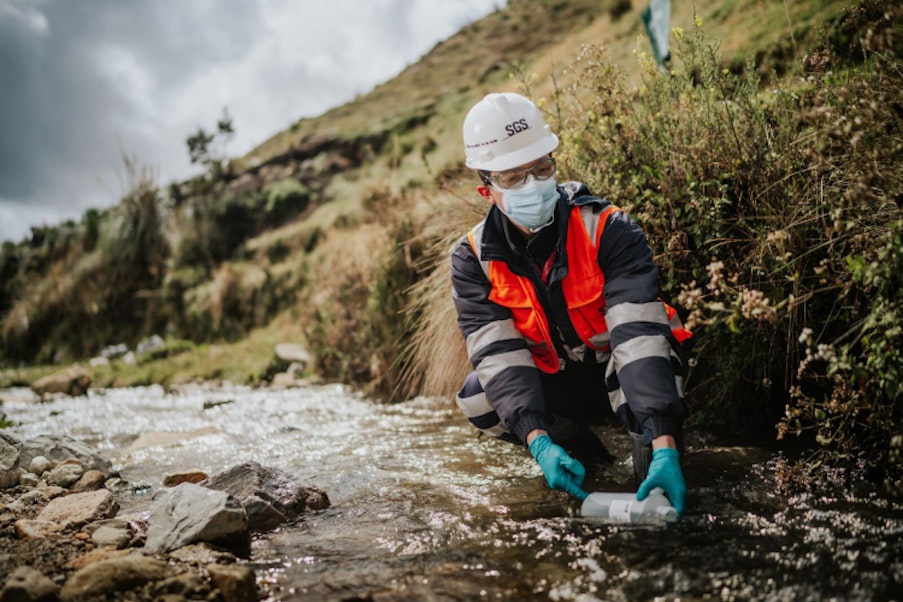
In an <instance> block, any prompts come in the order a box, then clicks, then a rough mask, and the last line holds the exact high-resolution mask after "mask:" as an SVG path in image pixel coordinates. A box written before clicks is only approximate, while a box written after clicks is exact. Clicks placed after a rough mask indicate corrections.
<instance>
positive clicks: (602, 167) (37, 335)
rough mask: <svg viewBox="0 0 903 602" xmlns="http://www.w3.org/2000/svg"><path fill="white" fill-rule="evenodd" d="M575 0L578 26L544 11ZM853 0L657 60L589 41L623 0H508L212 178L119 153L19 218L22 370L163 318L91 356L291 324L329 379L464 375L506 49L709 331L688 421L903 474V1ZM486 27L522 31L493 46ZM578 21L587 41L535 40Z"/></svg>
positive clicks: (571, 169) (148, 378)
mask: <svg viewBox="0 0 903 602" xmlns="http://www.w3.org/2000/svg"><path fill="white" fill-rule="evenodd" d="M560 4H565V5H567V7H568V11H569V12H568V15H569V16H570V17H571V18H572V19H574V20H577V19H580V20H583V21H584V22H585V24H586V27H585V28H584V29H581V28H580V27H578V26H577V25H576V24H574V23H573V22H566V21H555V19H553V18H551V17H552V15H553V14H555V6H557V5H560ZM740 4H741V5H742V6H740V5H736V3H734V8H735V9H736V11H734V12H732V11H729V10H727V9H725V8H724V7H721V8H719V6H716V5H714V4H713V5H711V6H708V7H707V8H706V10H707V11H708V12H705V13H700V14H704V15H706V16H705V18H706V19H708V18H711V19H712V21H713V23H721V26H722V30H721V31H725V29H724V28H725V27H729V26H730V23H731V22H732V21H735V20H736V19H737V15H738V14H741V15H742V14H744V12H743V11H744V10H745V9H750V7H749V6H748V5H747V4H748V3H747V4H744V3H740ZM840 4H841V3H839V2H832V3H828V6H825V7H822V6H821V5H822V3H819V2H809V3H806V2H802V3H798V4H795V5H794V10H796V11H801V12H800V13H797V14H801V13H802V12H807V11H808V12H809V13H816V12H817V9H819V8H821V9H822V10H823V13H824V15H828V16H831V19H827V18H826V23H825V25H824V27H823V28H821V29H819V28H816V27H814V26H811V24H809V22H808V21H807V22H806V26H805V27H802V28H799V29H791V35H790V36H789V37H783V38H781V37H780V36H779V35H778V34H775V33H773V32H772V31H771V30H773V29H775V28H776V27H778V25H774V24H770V25H769V24H768V21H767V19H763V21H764V23H757V24H756V25H755V26H750V27H747V28H746V29H744V31H745V32H747V33H748V31H747V30H749V31H760V30H761V32H762V33H761V34H760V35H761V36H763V37H765V36H777V37H776V38H774V37H773V38H770V39H769V40H770V41H769V42H768V43H767V45H766V46H764V47H759V52H758V53H757V54H756V56H755V57H752V58H751V59H750V60H748V61H743V60H740V59H739V58H737V56H738V55H737V54H734V55H731V56H729V57H728V58H725V57H724V56H722V52H721V51H720V50H719V48H718V47H717V45H716V44H714V43H713V42H711V41H710V39H713V38H710V39H709V40H707V39H706V37H705V36H703V34H702V28H700V27H697V26H695V24H694V21H693V20H692V19H691V20H690V21H689V22H688V23H685V25H686V27H683V28H682V29H681V28H680V27H677V28H676V29H675V32H674V37H673V38H672V55H673V56H672V61H671V63H670V65H669V67H668V70H667V71H666V72H664V73H663V72H660V71H658V70H657V69H656V68H655V66H654V65H653V64H652V63H651V62H650V61H649V60H648V59H646V58H645V57H644V56H642V55H641V56H639V57H636V58H634V59H633V62H632V63H629V64H630V65H636V63H637V62H638V63H639V65H640V68H639V69H637V68H636V67H635V66H631V67H629V68H628V67H626V65H627V64H628V63H625V61H624V60H623V59H622V58H621V57H620V55H621V54H624V45H623V44H622V45H616V44H607V45H599V44H598V43H597V41H596V40H593V39H592V38H593V37H598V36H596V33H598V30H597V29H596V28H597V27H598V25H597V24H598V23H604V24H606V26H607V27H609V31H618V32H620V34H619V35H620V36H621V37H620V38H617V39H620V40H622V41H623V39H624V38H630V39H633V38H634V37H635V35H636V33H637V31H636V25H635V23H634V24H633V25H631V24H630V20H629V19H628V18H626V17H625V15H628V14H630V13H629V11H627V10H626V7H625V6H624V3H621V2H616V3H614V4H613V5H612V6H603V7H602V8H600V7H599V3H590V2H583V1H580V2H578V1H574V2H568V3H554V2H538V3H537V2H534V3H529V2H510V3H509V7H508V8H506V9H505V10H503V11H499V12H498V13H496V14H494V15H490V16H489V17H487V19H485V20H484V21H482V22H478V23H475V24H473V25H471V26H468V27H467V28H465V30H464V31H463V32H462V33H461V34H459V36H456V37H454V38H452V39H451V40H449V41H447V42H444V43H442V44H440V45H438V46H437V48H436V49H434V52H433V53H431V54H430V55H428V56H427V57H425V58H424V61H421V63H418V64H417V65H414V66H412V67H411V68H410V69H409V70H407V71H406V72H405V73H403V74H402V75H401V76H399V78H397V81H393V82H390V83H387V84H385V85H384V86H381V87H379V88H377V89H376V90H375V91H374V92H373V93H371V94H370V95H367V96H365V97H362V98H359V99H357V100H356V101H354V102H353V103H349V105H347V106H346V107H342V108H339V109H336V110H335V111H332V112H330V113H329V114H327V115H325V116H324V118H323V120H319V121H318V120H304V121H302V122H299V123H298V124H296V125H295V126H293V127H292V128H290V129H289V130H287V131H286V132H285V133H283V134H281V135H279V136H277V137H275V138H274V140H272V141H270V142H269V143H267V144H265V145H263V146H262V147H261V148H260V149H257V150H256V151H255V152H253V153H251V155H249V156H248V157H245V158H243V159H241V160H237V161H232V162H222V161H219V160H217V161H215V162H214V163H215V165H216V168H215V169H214V168H213V165H212V164H211V169H210V172H209V173H207V174H205V175H204V176H200V177H198V178H196V179H194V180H192V181H189V182H185V183H181V184H175V185H173V186H171V187H169V188H168V189H165V190H164V189H161V188H159V187H158V186H157V185H156V183H155V182H154V180H153V174H150V173H148V172H146V171H144V170H141V169H138V168H136V167H135V166H134V164H133V163H131V162H127V172H128V173H129V174H131V178H130V181H131V186H130V191H129V192H128V194H126V195H125V196H124V198H123V200H122V202H121V203H120V205H119V206H117V207H115V208H113V209H111V210H108V211H104V212H98V211H91V212H88V213H87V214H86V215H85V218H84V219H83V220H82V222H81V223H74V222H69V223H67V224H64V225H62V226H59V227H53V228H36V229H35V230H34V232H33V235H32V237H31V238H30V239H29V240H26V241H23V242H22V243H20V244H13V243H4V245H3V249H2V253H0V283H2V285H0V315H2V316H3V317H2V320H0V339H2V344H3V357H2V358H0V362H2V363H3V365H5V367H6V368H7V369H6V370H4V371H3V379H4V380H5V381H6V382H7V383H9V382H28V381H29V380H31V379H32V378H33V377H36V376H38V375H39V374H40V373H42V372H45V371H47V370H49V368H47V367H36V368H28V367H26V368H14V367H15V366H17V365H18V364H19V363H21V362H25V363H27V364H59V363H65V362H70V361H74V360H82V361H84V360H85V359H86V358H89V357H91V356H92V355H94V354H97V353H98V352H99V351H100V349H101V348H103V347H104V346H106V345H109V344H111V343H116V342H121V341H125V342H128V343H129V344H131V345H134V344H135V343H136V342H137V341H138V340H140V338H142V337H145V336H148V335H150V334H153V333H159V334H162V335H165V337H166V338H167V339H168V340H169V341H170V343H171V345H172V347H171V355H169V356H168V357H163V358H159V357H158V358H145V359H142V360H141V361H139V362H138V363H137V364H136V365H134V366H126V365H122V364H120V363H114V365H113V366H111V367H105V368H99V369H97V370H95V371H94V377H95V383H96V384H99V385H101V386H112V385H127V384H148V383H152V382H159V383H164V384H165V383H175V382H179V381H180V380H185V379H189V378H225V379H229V380H232V381H237V382H248V383H260V382H266V381H267V380H268V378H269V377H271V376H272V374H273V372H274V371H275V370H276V368H277V365H276V364H275V363H274V362H275V360H274V359H273V356H272V349H273V346H274V345H275V343H277V342H282V341H286V340H300V341H304V342H306V343H307V344H308V345H309V346H310V348H311V351H312V352H313V354H314V356H315V363H314V366H313V369H314V370H315V371H316V372H317V373H318V374H320V375H322V376H323V377H325V378H327V379H334V380H341V381H344V382H348V383H351V384H353V385H355V386H359V387H362V388H364V389H365V390H366V391H367V392H368V393H370V394H373V395H375V396H382V397H387V398H392V397H397V396H399V395H404V396H410V395H415V394H419V393H426V394H438V395H450V394H452V393H453V392H454V390H455V389H456V388H457V387H458V386H459V384H460V382H461V378H463V376H464V374H465V373H466V372H467V370H468V366H467V360H466V357H465V355H464V350H463V344H462V341H461V340H460V335H459V333H458V331H457V328H456V325H455V321H454V311H453V308H452V307H451V303H450V296H449V295H450V293H449V283H448V257H447V252H448V248H449V246H450V245H451V244H452V243H453V242H454V240H455V239H456V238H457V237H458V236H460V234H462V233H463V232H465V231H466V230H467V229H469V228H470V227H471V226H472V225H473V224H474V223H476V222H477V221H478V220H479V219H480V217H481V215H482V212H483V211H484V209H485V207H484V206H483V205H481V204H480V203H479V201H478V200H471V198H470V196H469V195H468V193H466V192H465V190H467V189H469V188H472V187H473V186H474V185H475V182H476V180H474V179H473V178H472V175H471V174H468V173H466V172H465V171H464V170H463V169H462V167H461V163H460V161H461V157H460V154H461V153H460V152H459V151H460V133H459V132H460V120H461V118H462V116H463V114H464V112H465V111H466V109H467V107H468V106H469V105H470V104H471V103H472V102H473V101H474V100H476V99H477V98H479V96H481V95H482V93H483V92H487V91H490V90H494V89H503V88H504V87H505V86H508V87H509V88H510V87H511V86H512V85H515V84H517V83H518V82H514V83H511V82H509V81H508V75H509V73H514V74H516V75H518V76H519V80H520V81H519V83H520V85H521V86H522V87H523V89H524V90H525V91H526V92H527V93H529V94H531V95H532V96H533V97H534V98H535V99H536V100H538V101H540V102H541V103H542V104H543V107H544V108H545V110H547V112H548V118H549V120H550V122H551V123H552V124H553V126H554V127H556V129H557V130H558V132H559V134H560V136H561V138H562V147H561V149H560V152H559V153H558V158H559V164H560V166H561V170H562V174H563V176H566V177H570V178H573V179H579V180H582V181H585V182H586V183H587V184H588V185H589V186H590V188H591V189H592V190H593V191H594V192H595V193H597V194H599V195H601V196H606V197H608V198H610V199H612V200H613V201H614V202H615V203H616V204H618V205H619V206H621V207H622V208H624V209H626V210H628V211H629V212H630V213H631V214H632V215H634V216H635V217H636V218H637V219H638V220H639V221H640V222H641V223H642V225H643V226H644V228H645V229H646V231H647V232H648V234H649V237H650V242H651V244H652V245H653V248H654V250H655V252H656V255H657V258H658V260H659V263H660V265H661V266H662V276H663V277H662V286H663V291H664V294H665V295H666V296H667V297H668V298H669V299H670V300H671V301H672V302H675V303H676V304H678V305H680V306H682V307H683V308H684V309H686V310H687V312H688V313H689V322H690V323H691V326H692V327H693V329H694V331H695V332H696V335H697V336H696V338H695V344H694V347H693V348H692V349H691V366H692V367H691V371H690V374H689V378H688V380H687V383H688V388H689V397H690V401H691V403H692V405H693V409H694V413H693V416H692V418H691V420H692V421H693V424H694V426H696V427H699V428H702V429H704V430H706V431H709V432H720V433H725V434H728V433H730V434H732V435H733V434H737V433H749V432H753V431H754V432H757V433H761V432H763V430H764V431H765V432H768V431H770V430H771V429H773V428H774V426H775V425H777V435H778V436H781V437H787V436H791V435H800V436H802V437H810V436H811V439H812V444H813V445H814V446H815V447H816V448H817V449H818V450H819V451H818V452H817V454H816V457H813V458H812V459H811V460H812V461H810V462H808V463H800V464H793V463H788V464H786V465H785V466H783V467H782V468H781V470H782V475H783V476H784V477H786V479H787V482H788V483H791V482H792V483H795V484H799V483H804V482H806V480H807V479H810V478H815V477H817V476H818V474H817V472H816V471H815V470H814V468H816V467H818V466H819V463H821V465H822V466H824V465H828V464H830V465H832V466H836V465H839V464H842V465H845V466H848V467H850V468H851V472H849V473H848V474H849V475H851V476H854V477H859V476H861V475H863V474H868V476H869V477H871V478H873V479H879V480H880V479H885V480H886V483H887V485H888V489H889V490H894V488H896V489H897V490H898V491H899V486H900V485H899V483H900V477H901V470H903V468H901V462H900V448H903V434H901V432H900V426H899V425H900V423H901V409H903V408H901V404H903V401H901V397H903V367H901V366H903V361H901V357H900V353H901V352H900V351H899V349H900V348H901V347H903V345H901V342H903V341H901V340H900V339H901V328H903V326H901V320H903V307H901V303H903V302H901V301H900V300H899V297H900V295H899V288H900V286H899V285H900V282H899V279H900V278H901V276H900V274H901V270H903V242H901V234H900V230H901V227H903V215H901V210H900V199H901V198H903V193H901V180H903V178H901V173H900V170H901V167H900V165H899V163H900V162H899V160H898V159H897V157H898V156H899V155H900V150H901V148H900V147H901V145H903V141H901V139H900V136H899V132H900V131H901V128H900V126H901V121H903V108H901V101H900V98H901V93H900V92H901V86H900V74H901V63H900V57H899V56H898V55H897V51H896V46H895V44H894V42H895V39H894V35H895V31H894V29H893V27H892V24H893V23H894V22H895V21H896V20H899V18H900V16H901V14H900V13H901V11H900V9H899V8H894V7H887V6H885V5H884V3H880V2H874V1H872V0H862V1H860V2H856V3H854V4H853V5H852V7H851V8H849V9H847V10H844V11H842V12H840V11H839V10H838V8H839V5H840ZM675 10H678V9H675ZM750 10H751V9H750ZM756 10H764V9H763V8H762V5H757V8H756ZM769 10H770V12H768V13H767V14H768V15H769V17H773V16H774V15H778V17H780V19H784V18H785V14H786V15H787V17H786V18H788V19H789V13H786V12H785V11H786V10H789V9H787V8H786V6H785V7H784V8H781V10H780V11H776V10H771V9H769ZM735 13H736V14H735ZM747 14H748V13H747ZM835 15H836V16H835ZM778 17H775V18H778ZM800 18H802V17H800ZM808 18H812V19H814V17H808ZM725 24H726V25H725ZM702 25H703V26H704V27H705V29H706V31H708V30H709V28H708V26H709V23H708V22H703V24H702ZM568 27H570V30H568V29H567V28H568ZM756 27H759V28H760V29H759V30H757V29H756ZM769 28H770V29H769ZM766 30H768V33H766ZM490 31H492V32H496V34H498V32H503V31H504V32H505V35H500V34H499V35H495V36H493V37H492V38H491V44H490V42H486V43H487V44H490V45H489V46H487V45H485V44H482V43H479V44H478V42H477V40H486V39H487V35H488V33H487V32H490ZM568 31H571V32H572V33H571V34H570V35H571V36H572V37H568V38H567V40H570V41H571V42H570V46H573V47H575V51H576V48H579V47H582V48H583V50H582V51H581V52H580V53H579V55H576V54H575V55H574V56H573V57H572V58H571V57H569V58H568V60H567V61H565V62H563V63H558V64H555V65H553V66H551V67H549V66H548V65H546V61H543V60H541V59H540V58H537V57H539V56H540V54H541V53H542V52H544V51H548V52H550V53H551V52H553V51H555V52H557V51H559V50H560V49H561V47H560V46H559V44H561V43H563V42H562V40H561V39H560V38H561V37H562V36H564V35H565V33H567V32H568ZM518 32H519V33H518ZM531 32H532V36H533V37H530V33H531ZM537 32H540V33H537ZM793 32H795V33H793ZM525 36H527V37H526V38H525ZM524 39H528V40H531V41H533V42H535V43H534V44H533V45H532V46H531V47H530V48H528V47H527V45H525V42H524ZM573 40H583V41H589V42H593V43H590V44H587V45H585V46H581V45H578V44H575V43H573ZM897 45H899V44H897ZM533 46H535V47H536V48H533ZM478 48H479V52H477V50H476V49H478ZM619 53H620V54H619ZM641 54H642V53H641ZM741 54H743V53H741ZM509 56H510V57H521V59H522V61H523V62H522V63H520V64H518V63H517V62H516V61H513V60H511V59H510V58H508V57H509ZM460 61H465V62H463V63H462V62H460ZM456 69H457V70H458V71H455V70H456ZM458 72H466V74H467V77H468V79H467V81H466V82H465V81H463V80H460V79H458V80H452V79H450V78H451V75H450V74H452V73H458ZM534 73H537V75H536V77H534V75H533V74H534ZM430 74H433V75H435V76H436V77H440V79H441V85H440V84H439V83H435V82H434V83H432V85H431V83H430V81H428V80H427V78H428V77H429V76H430ZM458 77H460V76H458ZM442 78H444V79H442ZM516 79H517V78H516ZM453 81H454V82H455V84H454V85H453V84H452V83H451V82H453ZM475 82H478V83H475ZM437 90H441V91H442V94H441V95H440V96H439V97H437ZM387 98H392V99H394V100H392V102H391V103H390V102H387V101H386V99H387ZM399 99H406V100H405V101H404V102H400V101H399ZM388 105H393V106H394V108H393V110H394V111H395V112H394V113H378V112H377V111H378V109H379V108H380V107H384V106H388ZM324 124H325V125H324ZM318 128H319V129H318ZM330 128H339V129H338V130H331V129H330ZM229 129H230V131H231V124H230V128H229ZM329 131H340V132H341V133H340V134H335V133H327V132H329ZM199 133H202V132H201V130H199ZM435 183H438V190H437V187H436V186H435ZM0 384H2V383H0ZM895 446H896V447H895ZM807 471H808V472H807Z"/></svg>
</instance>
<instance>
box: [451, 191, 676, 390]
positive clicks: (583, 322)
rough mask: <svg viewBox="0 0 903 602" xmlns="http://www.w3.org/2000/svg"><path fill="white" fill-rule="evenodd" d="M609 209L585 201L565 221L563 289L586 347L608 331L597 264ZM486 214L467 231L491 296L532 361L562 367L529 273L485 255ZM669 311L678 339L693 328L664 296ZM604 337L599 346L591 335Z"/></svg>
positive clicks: (604, 347) (548, 367)
mask: <svg viewBox="0 0 903 602" xmlns="http://www.w3.org/2000/svg"><path fill="white" fill-rule="evenodd" d="M612 211H619V209H618V208H617V207H615V206H609V207H608V208H606V209H605V210H603V211H602V212H601V213H599V214H598V215H597V214H595V213H593V208H592V207H591V206H588V205H584V206H581V207H574V208H573V209H572V210H571V214H570V218H569V222H568V230H567V231H568V235H567V240H566V241H565V245H566V249H567V257H568V273H567V274H566V275H565V277H564V279H562V281H561V289H562V293H563V294H564V299H565V302H566V304H567V309H568V317H569V318H570V320H571V323H572V324H573V326H574V330H575V331H576V332H577V335H578V336H579V337H580V340H581V341H583V343H584V344H585V345H586V346H587V348H589V349H593V350H608V348H609V346H608V343H607V339H608V337H607V336H601V335H604V334H606V333H607V332H608V327H607V326H606V324H605V293H604V287H605V277H604V275H603V274H602V270H601V268H600V267H599V261H598V249H599V242H600V241H601V240H602V233H603V232H604V230H605V223H606V222H607V221H608V216H609V215H610V214H611V212H612ZM485 225H486V222H485V220H484V221H482V222H480V223H479V224H477V226H476V227H475V228H474V229H473V230H471V231H470V233H469V234H468V235H467V238H468V241H469V242H470V247H471V248H472V249H473V252H474V254H475V255H476V256H477V259H478V260H479V261H480V265H481V267H482V268H483V272H484V273H485V274H486V277H487V278H488V279H489V283H490V284H491V285H492V290H491V291H490V293H489V299H490V300H491V301H494V302H495V303H498V304H499V305H501V306H503V307H506V308H508V309H509V310H510V311H511V316H512V319H513V321H514V326H515V327H516V328H517V330H518V331H519V332H520V333H521V334H522V335H523V336H524V338H525V339H526V341H527V344H528V347H529V349H530V353H531V354H532V356H533V362H534V363H535V364H536V367H537V368H539V369H540V370H542V371H543V372H547V373H549V374H554V373H555V372H558V370H559V369H560V368H561V361H560V359H559V358H558V354H557V352H556V351H555V345H554V343H553V342H552V336H551V329H550V327H549V321H548V318H547V317H546V314H545V310H544V309H543V307H542V304H541V303H540V301H539V297H538V296H537V294H536V289H535V288H534V286H533V283H532V281H531V280H530V279H529V278H526V277H522V276H518V275H517V274H515V273H514V272H512V271H511V270H510V269H509V268H508V265H507V264H506V263H505V262H504V261H483V259H482V258H481V256H480V251H481V249H480V245H479V244H477V241H478V240H481V239H482V235H483V228H484V227H485ZM662 303H663V305H664V306H665V309H666V311H667V314H668V320H669V322H670V325H671V330H672V333H673V334H674V337H675V339H676V340H677V342H678V343H683V342H684V341H685V340H686V339H688V338H690V337H691V336H692V334H691V333H690V331H688V330H686V329H685V328H684V327H683V324H682V323H681V321H680V318H679V317H678V316H677V310H676V309H674V308H673V307H671V306H670V305H668V304H667V303H664V302H662ZM600 340H601V341H605V343H604V344H603V345H602V346H597V345H596V344H594V341H596V342H599V341H600Z"/></svg>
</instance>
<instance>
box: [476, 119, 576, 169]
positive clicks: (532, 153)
mask: <svg viewBox="0 0 903 602" xmlns="http://www.w3.org/2000/svg"><path fill="white" fill-rule="evenodd" d="M546 127H548V126H546ZM556 148H558V136H556V135H555V134H552V133H551V132H550V133H549V134H548V135H547V136H543V137H542V138H540V139H539V140H537V141H536V142H534V143H533V144H530V145H529V146H525V147H524V148H520V149H518V150H516V151H514V152H512V153H506V154H504V155H502V156H501V157H495V158H493V159H490V160H489V161H476V160H474V159H471V158H468V159H467V160H466V161H465V162H464V164H465V165H466V166H467V167H469V168H471V169H480V170H483V171H505V170H506V169H514V168H515V167H520V166H521V165H526V164H527V163H530V162H531V161H535V160H536V159H539V158H541V157H543V156H545V155H548V154H549V153H551V152H552V151H553V150H555V149H556Z"/></svg>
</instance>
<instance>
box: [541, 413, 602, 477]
mask: <svg viewBox="0 0 903 602" xmlns="http://www.w3.org/2000/svg"><path fill="white" fill-rule="evenodd" d="M554 418H555V422H554V424H553V425H552V440H553V441H554V442H555V443H557V444H558V445H560V446H561V447H563V448H564V451H566V452H567V453H568V454H570V455H571V456H572V457H573V458H575V459H577V460H579V461H580V463H581V464H583V465H584V467H588V466H599V465H607V464H612V463H613V462H614V461H615V457H614V456H613V455H612V453H611V452H610V451H608V448H607V447H605V444H604V443H602V440H601V439H599V437H598V436H597V435H596V434H595V433H594V432H593V431H592V429H590V427H589V426H587V425H586V424H581V423H579V422H577V421H576V420H573V419H570V418H565V417H563V416H557V415H556V416H555V417H554Z"/></svg>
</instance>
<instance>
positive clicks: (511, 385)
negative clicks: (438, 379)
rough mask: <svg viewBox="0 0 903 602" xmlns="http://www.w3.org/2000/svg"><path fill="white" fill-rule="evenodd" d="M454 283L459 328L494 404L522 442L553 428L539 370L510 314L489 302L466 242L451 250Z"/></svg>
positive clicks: (479, 269) (487, 286) (484, 281)
mask: <svg viewBox="0 0 903 602" xmlns="http://www.w3.org/2000/svg"><path fill="white" fill-rule="evenodd" d="M451 279H452V292H453V298H454V303H455V310H456V311H457V314H458V327H459V328H460V329H461V333H462V334H463V335H464V340H465V343H466V345H467V355H468V357H469V358H470V362H471V364H472V365H473V368H474V370H475V371H476V374H477V378H479V381H480V384H481V385H482V387H483V390H484V391H485V392H486V398H487V399H488V400H489V403H490V405H492V408H493V409H494V410H495V411H496V413H497V414H498V415H499V418H500V419H501V420H502V423H503V424H504V425H505V427H506V428H507V429H508V430H509V431H511V432H512V433H513V434H514V435H515V436H517V437H518V438H519V439H520V440H521V441H524V442H525V441H526V437H527V434H529V433H530V431H532V430H533V429H543V430H549V428H550V425H549V422H548V419H547V418H546V412H545V409H546V408H545V400H544V399H543V394H542V384H541V382H540V378H539V369H538V368H537V367H536V364H535V363H534V362H533V356H532V355H531V354H530V351H529V349H528V347H527V342H526V340H525V339H524V337H523V335H521V333H520V332H519V331H518V330H517V329H516V328H515V327H514V321H513V320H512V318H511V311H510V310H509V309H507V308H505V307H502V306H501V305H499V304H497V303H495V302H494V301H492V300H490V299H489V293H490V291H491V288H492V287H491V286H490V284H489V279H488V278H487V277H486V274H485V273H484V272H483V268H482V267H481V266H480V262H479V260H478V259H477V257H476V255H475V254H474V252H473V249H471V247H470V243H469V242H468V241H467V238H463V239H462V240H461V241H459V242H458V244H456V245H455V247H454V249H453V251H452V258H451Z"/></svg>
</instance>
